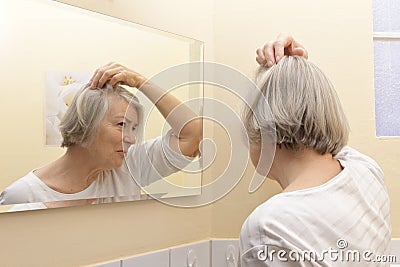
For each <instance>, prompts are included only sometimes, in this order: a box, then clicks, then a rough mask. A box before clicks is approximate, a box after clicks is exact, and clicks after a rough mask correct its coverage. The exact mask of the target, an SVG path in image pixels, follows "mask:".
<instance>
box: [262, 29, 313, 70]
mask: <svg viewBox="0 0 400 267" xmlns="http://www.w3.org/2000/svg"><path fill="white" fill-rule="evenodd" d="M256 53H257V57H256V60H257V62H258V64H260V65H266V66H268V67H272V65H274V64H275V63H277V62H278V61H279V60H280V59H281V58H282V57H283V56H284V55H290V56H301V57H304V58H305V59H308V52H307V50H306V49H305V48H304V47H303V46H302V45H301V44H299V43H298V42H297V41H296V40H295V39H294V38H293V36H292V35H290V34H288V33H280V34H279V35H278V37H277V38H276V40H275V41H270V42H268V43H266V44H265V45H264V46H263V47H261V48H258V49H257V51H256Z"/></svg>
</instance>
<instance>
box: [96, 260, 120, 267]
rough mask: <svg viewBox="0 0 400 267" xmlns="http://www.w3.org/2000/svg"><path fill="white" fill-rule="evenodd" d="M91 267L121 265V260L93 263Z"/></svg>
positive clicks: (117, 266) (116, 266)
mask: <svg viewBox="0 0 400 267" xmlns="http://www.w3.org/2000/svg"><path fill="white" fill-rule="evenodd" d="M91 267H121V261H120V260H117V261H110V262H105V263H99V264H96V265H91Z"/></svg>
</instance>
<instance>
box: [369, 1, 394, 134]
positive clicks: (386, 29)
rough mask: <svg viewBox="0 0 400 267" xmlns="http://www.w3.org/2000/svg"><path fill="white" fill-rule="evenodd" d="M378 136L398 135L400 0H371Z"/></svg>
mask: <svg viewBox="0 0 400 267" xmlns="http://www.w3.org/2000/svg"><path fill="white" fill-rule="evenodd" d="M373 18H374V76H375V79H374V87H375V118H376V135H377V136H400V1H398V0H373Z"/></svg>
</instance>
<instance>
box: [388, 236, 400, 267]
mask: <svg viewBox="0 0 400 267" xmlns="http://www.w3.org/2000/svg"><path fill="white" fill-rule="evenodd" d="M391 245H392V250H391V251H390V255H394V256H396V262H395V263H397V264H398V266H399V267H400V238H392V244H391ZM390 266H396V264H394V265H393V264H392V265H390Z"/></svg>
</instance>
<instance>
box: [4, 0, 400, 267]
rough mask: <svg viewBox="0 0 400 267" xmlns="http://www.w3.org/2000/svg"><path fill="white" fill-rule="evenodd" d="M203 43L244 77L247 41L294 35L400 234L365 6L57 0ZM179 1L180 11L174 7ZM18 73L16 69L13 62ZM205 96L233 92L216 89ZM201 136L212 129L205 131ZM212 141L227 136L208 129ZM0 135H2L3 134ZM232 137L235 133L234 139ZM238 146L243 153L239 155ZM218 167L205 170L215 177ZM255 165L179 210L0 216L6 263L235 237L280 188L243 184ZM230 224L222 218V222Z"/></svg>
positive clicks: (113, 207)
mask: <svg viewBox="0 0 400 267" xmlns="http://www.w3.org/2000/svg"><path fill="white" fill-rule="evenodd" d="M63 2H66V3H71V4H76V5H81V6H85V7H88V8H91V9H94V10H97V11H101V12H104V13H109V14H117V15H119V16H121V17H123V18H127V19H131V20H134V21H137V22H139V23H143V24H145V25H148V26H153V27H156V28H159V29H163V30H166V31H171V32H174V33H178V34H182V35H185V36H189V37H192V38H196V39H199V40H202V41H204V42H205V59H206V60H210V61H213V60H216V61H217V62H221V63H225V64H228V65H230V66H232V67H235V68H237V69H238V70H240V71H241V72H243V73H245V74H247V75H251V74H252V73H253V71H254V69H255V67H256V64H255V61H254V56H255V48H256V47H258V46H261V45H262V44H263V43H264V42H265V41H267V40H271V39H273V38H275V36H276V35H277V34H278V33H279V32H281V31H288V32H291V33H294V34H295V36H296V37H297V38H298V39H299V40H301V42H302V43H303V44H304V45H305V46H306V47H307V49H308V51H309V54H310V60H312V61H314V62H316V63H317V64H318V65H319V66H320V67H321V68H322V69H323V70H325V72H326V73H327V74H328V75H329V77H331V79H332V81H333V83H334V84H335V86H336V88H337V90H338V92H339V96H340V98H341V100H342V104H343V106H344V108H345V111H346V113H347V115H348V118H349V121H350V124H351V126H352V133H351V139H350V144H351V145H352V146H354V147H355V148H357V149H359V150H360V151H362V152H364V153H366V154H369V155H371V156H372V157H374V158H375V159H376V160H377V161H378V163H379V164H380V165H381V166H382V168H383V169H384V171H385V173H386V176H387V186H388V188H389V192H390V195H391V202H392V216H391V217H392V222H393V226H394V227H393V236H394V237H399V236H400V221H399V220H400V210H399V205H398V203H399V195H400V192H399V191H400V184H399V181H397V177H399V174H400V173H399V170H397V169H396V167H395V166H396V163H397V162H396V161H395V160H396V159H398V158H399V154H398V153H399V152H398V151H400V149H399V148H400V144H399V141H398V140H396V139H394V140H381V139H377V138H376V137H375V131H374V114H373V110H374V101H373V58H372V56H373V51H372V17H371V13H372V12H371V6H370V5H371V3H369V2H365V1H363V0H354V1H350V2H349V1H344V0H339V1H335V2H327V1H317V0H309V1H308V2H307V3H305V2H299V1H295V0H288V1H285V2H282V3H281V2H279V1H265V0H255V1H250V2H249V1H233V2H232V1H227V0H216V1H213V0H204V1H194V0H191V1H178V0H173V1H160V0H149V1H146V2H144V1H138V3H134V2H136V1H131V0H87V1H78V0H63ZM177 6H179V8H176V7H177ZM11 68H12V69H15V70H16V71H17V70H18V66H12V67H11ZM206 95H208V96H213V97H215V98H218V99H224V101H228V102H229V103H230V104H231V105H232V106H234V105H235V104H236V101H237V99H236V98H235V97H233V96H231V95H229V96H226V95H225V93H223V92H222V91H214V92H212V93H211V92H208V91H206ZM207 130H208V132H209V133H212V132H213V129H207ZM214 138H215V140H216V141H217V142H219V143H224V142H226V141H227V140H226V138H225V137H224V136H222V135H219V134H218V133H217V131H216V134H215V136H214ZM3 141H6V140H3ZM233 142H239V140H233ZM243 153H245V152H243ZM218 167H219V166H214V168H213V169H210V170H207V172H206V173H205V179H206V180H207V179H209V178H210V177H213V175H214V174H215V173H217V172H218ZM252 171H253V169H252V167H251V166H250V167H249V168H248V170H247V171H246V172H245V177H244V178H243V179H242V180H241V181H240V183H239V184H238V186H237V187H235V188H234V189H233V190H232V191H231V192H230V193H229V194H228V195H227V196H226V197H224V198H223V199H221V200H220V201H218V202H216V203H214V204H213V205H211V206H207V207H203V208H195V209H178V208H173V207H169V206H166V205H163V204H160V203H158V202H155V201H143V202H132V203H115V204H109V205H99V206H83V207H73V208H63V209H53V210H43V211H34V212H30V211H29V212H19V213H14V214H0V216H1V218H0V229H2V230H1V237H2V243H3V249H2V250H1V252H0V259H1V261H2V264H1V265H4V266H61V267H62V266H78V265H88V264H91V263H96V262H101V261H107V260H111V259H118V258H123V257H127V256H129V255H134V254H138V253H143V252H147V251H151V250H157V249H163V248H166V247H170V246H176V245H179V244H183V243H188V242H193V241H197V240H204V239H209V238H210V237H212V238H230V237H232V238H237V237H238V234H239V231H240V227H241V224H242V222H243V220H244V219H245V218H246V216H247V215H248V214H249V213H250V212H251V211H252V210H253V209H254V208H255V207H256V206H257V205H258V204H259V203H261V202H263V201H265V200H266V199H268V197H270V196H272V195H273V194H275V193H277V192H279V188H278V187H277V185H276V184H275V183H273V182H265V183H264V185H263V186H262V188H261V189H259V190H258V191H257V192H256V193H254V194H251V195H250V194H248V192H247V188H248V184H249V181H250V176H251V173H252ZM227 222H229V223H227Z"/></svg>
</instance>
